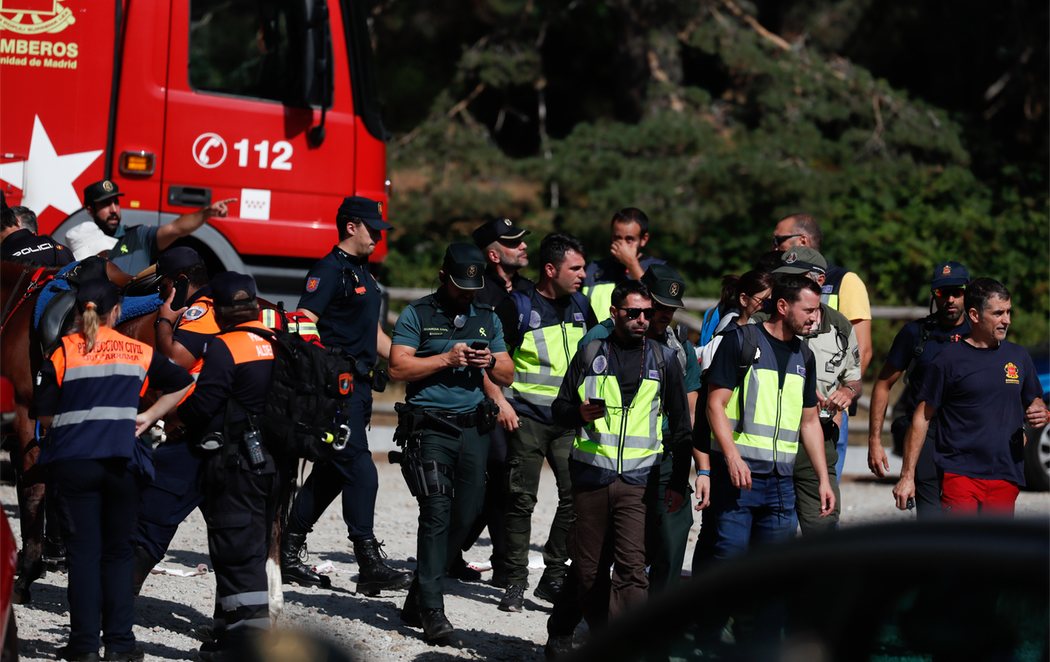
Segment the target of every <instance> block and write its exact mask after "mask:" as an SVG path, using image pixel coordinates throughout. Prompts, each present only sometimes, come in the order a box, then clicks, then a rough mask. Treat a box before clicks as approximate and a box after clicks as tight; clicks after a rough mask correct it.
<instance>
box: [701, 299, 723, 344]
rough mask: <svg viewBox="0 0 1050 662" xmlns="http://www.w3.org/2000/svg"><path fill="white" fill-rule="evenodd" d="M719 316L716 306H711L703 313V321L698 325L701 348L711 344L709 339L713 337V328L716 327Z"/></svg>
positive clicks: (720, 314) (719, 312)
mask: <svg viewBox="0 0 1050 662" xmlns="http://www.w3.org/2000/svg"><path fill="white" fill-rule="evenodd" d="M721 316H722V313H721V311H719V310H718V306H711V307H710V308H708V309H707V310H705V311H704V320H703V323H702V324H701V325H700V346H701V347H703V346H704V345H706V344H707V343H709V342H711V338H713V337H714V335H715V328H716V327H717V326H718V320H719V318H720V317H721Z"/></svg>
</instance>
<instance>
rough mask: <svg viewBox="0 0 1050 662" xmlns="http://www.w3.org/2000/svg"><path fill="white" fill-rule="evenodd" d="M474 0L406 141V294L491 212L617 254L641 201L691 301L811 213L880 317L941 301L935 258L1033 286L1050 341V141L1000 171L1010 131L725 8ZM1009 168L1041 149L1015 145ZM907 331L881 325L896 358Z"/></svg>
mask: <svg viewBox="0 0 1050 662" xmlns="http://www.w3.org/2000/svg"><path fill="white" fill-rule="evenodd" d="M758 4H759V9H761V10H762V11H760V12H759V13H758V15H759V16H760V17H763V18H765V17H766V16H767V14H773V15H775V17H774V18H775V20H776V21H778V26H779V25H781V24H782V25H787V26H798V25H809V24H808V23H806V21H807V20H808V21H811V22H815V23H814V25H816V24H819V23H820V20H822V19H823V18H826V17H827V14H826V13H827V11H828V10H827V9H826V8H825V7H824V6H823V5H822V3H815V4H814V3H805V2H796V3H790V7H788V8H787V9H776V10H774V9H771V8H770V7H766V4H768V3H765V4H763V3H758ZM875 4H877V3H875V2H869V3H866V2H854V3H848V2H843V3H838V4H837V5H836V8H837V12H838V13H837V14H835V15H836V16H838V17H840V18H841V17H845V19H849V20H852V21H860V20H861V19H862V18H863V17H865V16H869V12H868V7H869V5H875ZM882 4H885V3H882ZM473 6H474V9H473V10H472V12H473V13H470V12H467V13H468V15H467V16H464V17H463V20H462V22H461V24H456V23H455V22H452V21H448V25H449V26H452V25H456V27H455V29H453V28H451V27H450V28H448V29H447V30H446V32H445V34H450V35H459V36H463V35H464V34H465V33H466V32H468V31H467V30H465V29H464V28H463V27H462V26H464V25H466V26H471V29H472V30H473V31H472V32H471V34H470V36H469V38H468V39H465V40H463V41H462V42H461V43H462V44H463V46H462V49H461V50H460V51H459V53H458V55H457V56H456V57H457V58H458V59H457V60H456V62H455V63H454V66H453V67H452V69H453V72H452V73H450V74H449V75H447V76H446V77H444V78H442V82H443V84H444V87H443V89H442V90H441V91H439V92H437V93H435V94H433V95H430V94H429V92H428V93H426V94H424V95H423V98H422V99H421V100H426V101H427V102H428V104H429V114H428V115H427V116H426V117H425V118H422V119H420V120H419V121H418V122H413V123H412V124H411V125H402V126H401V127H400V129H401V133H400V134H399V135H398V137H397V139H396V140H395V142H394V143H393V144H392V146H391V151H390V155H391V166H392V175H393V179H394V182H395V193H394V199H393V202H392V205H393V210H394V215H395V219H396V221H397V225H398V230H397V231H396V232H395V233H394V234H393V236H392V245H391V256H390V257H389V258H388V263H389V266H390V274H391V280H392V281H393V282H394V283H395V284H398V285H422V284H425V283H429V282H432V278H433V274H434V270H435V269H436V265H437V263H438V262H439V260H440V254H441V251H442V249H443V247H444V245H445V244H446V243H447V242H448V241H449V240H451V239H453V238H455V237H465V236H467V235H468V234H469V232H470V230H471V229H472V228H473V227H474V226H476V225H477V224H478V223H480V221H481V220H482V219H483V218H485V217H486V216H488V215H491V214H502V215H510V216H512V217H514V218H516V219H517V220H519V221H520V222H522V223H523V224H524V225H526V226H528V227H531V228H532V229H533V230H534V231H536V232H537V234H539V235H541V236H542V234H544V233H546V232H548V231H550V230H553V229H555V228H558V229H562V230H566V231H569V232H572V233H574V234H576V235H578V236H579V237H580V238H581V239H583V241H584V243H585V245H587V246H589V247H590V250H591V251H593V255H592V257H600V256H601V255H603V254H604V252H605V250H606V247H607V244H608V222H609V219H610V218H611V216H612V214H613V213H614V212H615V211H616V210H617V209H619V208H621V207H624V206H637V207H640V208H642V209H644V210H645V211H646V212H647V213H648V215H649V216H650V218H651V219H652V220H653V222H654V226H653V240H652V242H651V244H650V246H649V252H651V253H653V254H657V255H660V256H662V257H665V258H667V259H668V260H669V261H670V262H671V263H672V264H673V265H675V266H676V267H677V268H678V269H679V270H680V271H681V272H682V273H683V275H685V276H686V277H687V278H688V279H689V280H690V282H691V287H690V291H689V294H690V295H694V296H714V295H716V294H717V291H718V282H719V280H720V277H721V275H722V274H724V273H728V272H739V271H741V270H744V269H746V268H748V265H749V264H750V262H751V261H752V260H753V258H754V257H756V256H757V255H758V254H759V253H761V252H763V251H765V250H768V247H769V242H770V234H771V231H772V228H773V225H774V224H775V222H776V220H777V219H778V218H780V217H782V216H784V215H786V214H788V213H791V212H797V211H803V210H804V211H807V212H809V213H811V214H813V215H814V216H815V217H817V218H818V219H819V220H820V221H821V222H822V225H823V227H824V230H825V235H826V240H825V245H824V247H823V251H824V252H825V253H826V254H827V255H828V257H829V258H830V259H831V260H832V261H834V262H837V263H841V264H844V265H846V266H848V267H850V268H852V269H853V270H855V271H857V272H858V273H859V274H860V275H861V277H862V278H863V279H864V280H865V281H866V283H867V285H868V289H869V293H870V296H871V300H872V303H873V305H914V304H919V305H922V304H925V303H926V302H927V300H928V288H927V285H926V283H927V282H928V279H929V276H930V271H931V269H932V266H933V264H934V263H935V262H936V261H937V260H941V259H949V258H950V259H957V260H959V261H961V262H963V263H965V264H966V265H967V266H969V267H970V269H971V271H972V272H974V273H976V274H980V275H991V276H994V277H997V278H1000V279H1001V280H1003V281H1004V282H1006V283H1007V285H1008V286H1009V287H1010V288H1011V289H1012V290H1013V292H1014V305H1015V310H1017V314H1016V315H1015V318H1014V324H1015V329H1016V333H1015V334H1014V336H1013V337H1014V338H1015V339H1018V340H1019V341H1021V342H1029V343H1033V342H1038V341H1041V340H1042V339H1043V338H1045V337H1046V335H1047V325H1046V322H1047V320H1046V316H1047V310H1048V307H1050V286H1048V273H1047V271H1048V248H1050V224H1048V222H1047V196H1046V190H1045V186H1046V181H1047V178H1046V170H1047V164H1046V163H1044V162H1040V161H1039V160H1038V155H1039V154H1041V153H1045V145H1040V146H1039V148H1038V149H1034V150H1031V151H1030V152H1028V154H1029V155H1030V156H1031V158H1030V159H1029V160H1028V161H1023V160H1017V161H1012V162H1002V163H1000V164H999V166H998V167H997V168H995V169H990V168H989V167H988V163H987V158H988V153H989V152H988V151H987V146H988V144H989V143H990V142H991V141H992V139H991V137H990V135H991V134H982V135H980V136H978V137H975V136H977V135H978V134H977V133H976V129H975V127H976V126H977V125H978V124H979V122H978V121H977V120H976V119H975V115H974V114H973V113H971V114H966V113H965V112H962V111H961V110H960V109H959V108H958V107H956V108H954V109H953V114H952V115H949V114H948V113H947V112H945V111H944V110H942V109H940V108H938V107H936V106H934V105H932V104H931V103H929V102H928V101H925V100H923V99H922V96H923V95H922V90H917V89H915V88H912V89H911V90H910V91H907V92H906V91H905V90H904V89H903V88H901V87H900V86H897V85H892V84H890V83H889V82H887V80H884V79H881V78H877V77H875V76H873V75H872V74H871V73H870V72H869V70H868V69H866V68H865V67H863V66H861V65H860V64H858V63H856V62H854V61H850V60H847V59H845V58H844V57H842V56H840V55H837V54H835V53H833V52H830V51H829V50H826V49H822V48H820V47H819V44H818V45H813V44H810V45H803V44H801V43H800V42H796V43H794V44H790V45H788V46H789V47H788V48H784V47H783V46H784V45H785V43H784V42H778V41H777V39H778V37H776V36H775V35H762V34H760V33H759V31H758V30H756V29H755V26H753V25H749V24H748V23H747V22H746V21H745V20H744V18H743V17H744V14H743V13H742V12H741V13H739V15H738V14H737V13H736V12H735V11H734V8H736V5H734V4H732V3H731V2H727V1H722V2H714V1H710V2H702V3H699V4H697V3H686V2H659V1H656V0H653V1H650V2H642V3H630V2H627V1H626V0H624V1H623V2H610V3H604V4H602V3H579V2H573V3H564V2H562V3H555V2H549V3H547V2H536V3H533V2H528V3H526V2H513V1H512V0H503V1H501V2H496V1H495V0H490V1H488V2H485V1H483V2H480V3H474V5H473ZM879 6H881V4H880V5H879ZM394 9H395V10H399V11H400V12H402V14H404V15H405V16H411V15H412V11H410V10H409V9H408V8H407V7H399V6H397V5H395V6H394ZM391 11H393V10H391ZM421 11H422V10H420V12H421ZM916 11H918V10H916ZM988 11H990V12H991V11H994V9H993V8H989V9H988ZM1010 11H1012V12H1014V13H1017V12H1023V8H1021V7H1020V6H1018V7H1014V6H1013V5H1011V9H1010ZM1040 12H1042V13H1045V12H1043V10H1038V11H1036V13H1037V14H1040V15H1041V13H1040ZM920 13H921V12H920ZM397 15H398V16H401V14H397ZM895 16H896V17H895V19H894V20H895V21H905V20H918V19H915V18H914V17H912V16H910V15H908V14H907V13H906V12H904V11H903V10H901V13H900V14H897V15H895ZM380 18H381V20H380V21H379V22H378V23H377V29H378V31H379V33H378V40H379V44H380V58H381V62H385V66H387V67H389V69H388V70H387V71H388V72H389V73H393V72H401V71H406V70H410V69H411V67H406V66H405V62H406V61H410V58H407V57H399V56H398V55H397V54H392V53H390V52H385V51H384V48H383V43H384V39H385V38H386V36H385V33H384V32H383V30H382V26H383V25H384V24H386V23H387V22H388V21H392V20H393V18H392V16H391V17H385V16H381V17H380ZM845 19H843V20H845ZM445 20H446V21H447V17H446V19H445ZM771 20H772V19H771ZM411 23H412V21H411V19H409V18H404V17H402V19H400V20H399V21H398V24H399V25H402V26H405V25H410V24H411ZM851 26H852V27H850V28H848V30H854V29H856V30H859V27H858V26H857V25H853V24H851ZM842 30H847V28H842ZM848 30H847V31H848ZM814 31H815V32H817V33H818V34H821V35H824V37H825V40H824V43H825V44H828V43H830V42H833V41H834V39H833V34H832V33H833V31H829V30H828V29H824V31H823V32H821V31H819V30H814ZM840 37H841V35H840ZM391 38H396V40H397V41H404V40H405V39H406V37H405V35H403V34H397V35H391ZM431 38H433V37H428V39H431ZM845 50H847V49H843V51H845ZM443 52H447V48H445V49H444V51H443ZM858 52H859V51H858ZM420 59H421V60H425V59H426V58H425V57H424V58H420ZM421 66H422V69H421V70H423V71H426V70H432V69H435V68H438V65H437V64H435V63H434V62H426V63H422V64H421ZM392 77H393V76H391V75H388V76H387V79H390V78H392ZM914 78H915V77H914V76H912V77H910V78H909V77H903V78H902V80H905V79H906V80H912V79H914ZM989 82H991V81H989ZM390 84H392V85H394V86H395V87H397V89H399V90H401V91H400V92H399V94H401V93H405V90H404V88H403V87H401V85H402V83H399V82H398V81H396V80H391V81H390ZM424 87H427V86H424ZM427 89H430V88H429V87H428V88H427ZM1042 101H1043V103H1044V108H1045V105H1046V100H1045V99H1042ZM1044 121H1045V117H1044ZM978 138H979V142H980V149H979V150H978V152H979V153H980V154H981V156H982V163H981V164H980V165H981V167H980V168H975V164H974V162H973V158H971V154H973V153H974V147H973V145H975V144H977V142H978ZM1011 153H1013V154H1023V153H1025V152H1024V150H1021V149H1019V148H1018V147H1017V143H1014V144H1013V147H1012V149H1011ZM991 170H994V173H991V174H990V171H991ZM993 175H994V176H993ZM534 239H535V241H533V242H532V247H533V248H535V247H536V246H537V245H538V241H539V237H534ZM889 330H891V329H889V328H887V326H886V325H883V324H880V325H877V326H876V331H877V332H878V333H880V336H877V337H876V342H877V345H878V346H880V347H885V346H886V345H888V342H889V336H888V331H889ZM882 335H886V336H887V337H882ZM879 356H881V354H880V353H878V351H877V353H876V357H877V358H878V357H879Z"/></svg>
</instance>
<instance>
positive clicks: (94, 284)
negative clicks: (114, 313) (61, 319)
mask: <svg viewBox="0 0 1050 662" xmlns="http://www.w3.org/2000/svg"><path fill="white" fill-rule="evenodd" d="M119 301H120V290H118V289H117V286H116V285H114V284H113V283H111V282H109V280H107V279H105V278H90V279H88V280H85V281H82V282H81V283H80V285H79V286H77V309H78V310H79V311H80V312H84V310H85V309H87V305H88V303H92V302H93V303H94V304H95V310H96V311H97V312H98V314H99V315H106V314H108V313H109V311H110V310H112V309H113V306H115V305H117V303H118V302H119Z"/></svg>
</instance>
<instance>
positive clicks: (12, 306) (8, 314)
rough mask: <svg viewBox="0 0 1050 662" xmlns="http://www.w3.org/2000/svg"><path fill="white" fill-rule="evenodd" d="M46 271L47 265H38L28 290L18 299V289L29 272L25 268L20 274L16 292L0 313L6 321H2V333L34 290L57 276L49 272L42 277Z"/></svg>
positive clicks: (0, 328)
mask: <svg viewBox="0 0 1050 662" xmlns="http://www.w3.org/2000/svg"><path fill="white" fill-rule="evenodd" d="M45 271H47V268H46V267H38V268H37V270H36V271H34V272H33V275H32V276H31V277H30V280H29V286H28V287H26V291H25V292H24V293H23V294H22V298H20V299H18V300H17V301H16V300H15V296H17V294H18V290H19V288H21V287H22V282H23V281H25V278H26V276H27V275H29V272H28V271H26V270H23V271H22V273H21V274H19V276H18V280H17V281H16V282H15V288H14V290H12V291H13V292H14V293H15V294H14V295H13V296H12V297H11V298H10V299H8V300H7V301H5V302H4V312H3V314H2V315H0V318H3V320H4V321H3V322H0V333H3V331H4V327H5V326H7V323H8V322H10V321H11V318H12V317H14V314H15V313H16V312H17V311H18V309H19V307H20V306H21V305H22V304H23V303H25V302H26V301H27V300H28V299H29V297H31V296H32V295H33V292H36V291H37V290H38V289H40V288H42V287H43V286H45V285H47V284H48V283H49V282H51V280H52V279H53V278H54V277H55V276H54V274H47V275H46V276H43V277H42V278H41V276H42V275H43V273H44V272H45Z"/></svg>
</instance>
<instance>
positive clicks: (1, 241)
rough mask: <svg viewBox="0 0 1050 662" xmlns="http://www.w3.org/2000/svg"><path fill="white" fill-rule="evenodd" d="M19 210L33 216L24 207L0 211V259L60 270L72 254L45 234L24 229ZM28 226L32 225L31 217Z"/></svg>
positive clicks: (5, 206) (71, 258) (4, 206)
mask: <svg viewBox="0 0 1050 662" xmlns="http://www.w3.org/2000/svg"><path fill="white" fill-rule="evenodd" d="M19 210H24V211H22V213H23V214H33V212H32V211H30V210H29V209H26V208H25V207H17V208H12V207H8V206H7V205H6V204H5V205H3V207H2V208H0V259H3V260H11V261H14V262H26V263H29V264H38V265H41V266H45V267H63V266H65V265H67V264H69V263H70V262H72V261H73V251H71V250H69V249H68V248H66V247H65V246H63V245H62V244H60V243H58V242H57V241H55V240H54V239H52V238H51V237H49V236H48V235H46V234H44V235H38V234H36V232H35V231H34V230H33V229H31V228H29V227H26V226H25V225H24V224H23V221H22V219H21V218H20V217H19V215H18V213H19ZM32 223H33V224H35V223H36V215H35V214H34V215H33V218H32Z"/></svg>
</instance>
